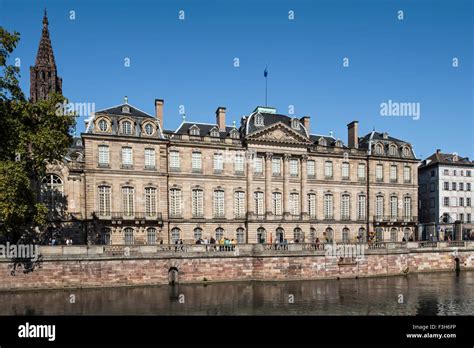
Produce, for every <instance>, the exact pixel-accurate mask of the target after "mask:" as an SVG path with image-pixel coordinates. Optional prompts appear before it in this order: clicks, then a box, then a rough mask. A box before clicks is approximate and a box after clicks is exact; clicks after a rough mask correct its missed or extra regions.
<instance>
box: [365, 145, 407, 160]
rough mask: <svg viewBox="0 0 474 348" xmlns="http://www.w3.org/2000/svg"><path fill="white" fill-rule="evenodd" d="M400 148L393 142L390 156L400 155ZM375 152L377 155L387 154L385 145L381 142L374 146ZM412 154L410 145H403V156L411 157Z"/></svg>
mask: <svg viewBox="0 0 474 348" xmlns="http://www.w3.org/2000/svg"><path fill="white" fill-rule="evenodd" d="M399 151H400V150H399V148H398V146H397V145H395V144H391V145H389V147H388V155H389V156H399V154H400V152H399ZM374 152H375V154H376V155H384V154H385V147H384V145H382V144H381V143H378V144H376V145H375V147H374ZM410 155H411V151H410V148H409V147H408V146H403V147H402V156H403V157H409V156H410Z"/></svg>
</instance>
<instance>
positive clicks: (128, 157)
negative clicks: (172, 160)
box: [99, 145, 156, 169]
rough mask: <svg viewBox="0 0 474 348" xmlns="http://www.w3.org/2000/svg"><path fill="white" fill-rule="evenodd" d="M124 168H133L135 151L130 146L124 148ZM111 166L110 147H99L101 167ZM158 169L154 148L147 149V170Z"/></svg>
mask: <svg viewBox="0 0 474 348" xmlns="http://www.w3.org/2000/svg"><path fill="white" fill-rule="evenodd" d="M121 158H122V167H124V168H130V167H133V149H132V148H131V147H130V146H123V147H122V157H121ZM109 165H110V150H109V146H108V145H99V166H102V167H108V166H109ZM155 167H156V153H155V149H153V148H145V168H148V169H154V168H155Z"/></svg>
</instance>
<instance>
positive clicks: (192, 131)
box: [189, 125, 201, 135]
mask: <svg viewBox="0 0 474 348" xmlns="http://www.w3.org/2000/svg"><path fill="white" fill-rule="evenodd" d="M200 134H201V130H200V129H199V127H198V126H196V125H193V126H191V128H189V135H200Z"/></svg>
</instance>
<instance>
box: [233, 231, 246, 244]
mask: <svg viewBox="0 0 474 348" xmlns="http://www.w3.org/2000/svg"><path fill="white" fill-rule="evenodd" d="M235 236H236V239H237V243H240V244H242V243H245V230H244V229H243V228H238V229H237V231H236V232H235Z"/></svg>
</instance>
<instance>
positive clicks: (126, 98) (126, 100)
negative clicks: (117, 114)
mask: <svg viewBox="0 0 474 348" xmlns="http://www.w3.org/2000/svg"><path fill="white" fill-rule="evenodd" d="M123 102H124V103H125V104H128V97H127V96H125V97H124V98H123Z"/></svg>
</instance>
